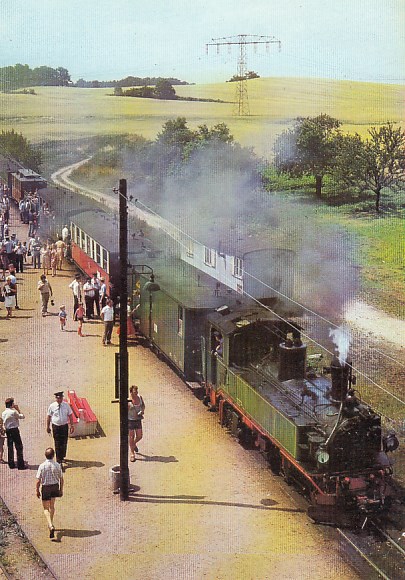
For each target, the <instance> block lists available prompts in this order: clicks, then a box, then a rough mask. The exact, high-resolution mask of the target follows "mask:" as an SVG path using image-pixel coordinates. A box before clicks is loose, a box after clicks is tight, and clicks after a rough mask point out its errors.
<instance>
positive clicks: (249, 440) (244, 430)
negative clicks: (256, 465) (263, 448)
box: [238, 424, 254, 449]
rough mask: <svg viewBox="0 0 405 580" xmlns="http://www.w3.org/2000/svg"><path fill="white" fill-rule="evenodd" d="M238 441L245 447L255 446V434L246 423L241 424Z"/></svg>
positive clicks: (251, 447)
mask: <svg viewBox="0 0 405 580" xmlns="http://www.w3.org/2000/svg"><path fill="white" fill-rule="evenodd" d="M238 441H239V443H240V444H241V445H242V447H244V448H245V449H253V448H254V435H253V432H252V431H251V429H249V428H248V427H246V425H243V424H242V425H241V426H240V427H239V429H238Z"/></svg>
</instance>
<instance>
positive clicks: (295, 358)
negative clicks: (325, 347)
mask: <svg viewBox="0 0 405 580" xmlns="http://www.w3.org/2000/svg"><path fill="white" fill-rule="evenodd" d="M306 358H307V346H306V345H305V344H303V343H302V342H301V339H300V338H295V339H294V340H290V339H287V340H286V341H285V342H282V343H281V344H280V345H279V367H278V379H279V380H280V381H289V380H290V379H304V378H305V368H306Z"/></svg>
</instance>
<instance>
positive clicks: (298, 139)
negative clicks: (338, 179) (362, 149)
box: [274, 114, 341, 197]
mask: <svg viewBox="0 0 405 580" xmlns="http://www.w3.org/2000/svg"><path fill="white" fill-rule="evenodd" d="M340 124H341V123H340V121H338V120H337V119H334V118H333V117H330V116H329V115H325V114H322V115H318V116H317V117H306V118H299V119H297V121H296V124H295V126H294V127H293V128H292V129H289V130H288V131H284V132H283V133H282V134H281V135H279V137H278V139H277V140H276V143H275V145H274V153H275V165H276V167H277V169H278V170H279V171H285V172H287V173H290V174H291V175H296V176H299V175H313V176H314V177H315V186H316V195H317V196H318V197H321V194H322V185H323V178H324V177H325V175H327V174H328V173H331V172H332V170H333V166H334V161H335V158H336V155H337V152H338V149H339V143H340V131H339V127H340Z"/></svg>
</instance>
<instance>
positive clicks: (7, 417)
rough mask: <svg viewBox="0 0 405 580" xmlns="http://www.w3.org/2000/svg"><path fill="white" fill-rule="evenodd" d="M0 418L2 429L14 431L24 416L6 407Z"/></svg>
mask: <svg viewBox="0 0 405 580" xmlns="http://www.w3.org/2000/svg"><path fill="white" fill-rule="evenodd" d="M1 418H2V419H3V425H4V429H6V430H7V429H15V428H16V427H19V425H20V419H24V418H25V417H24V415H23V414H22V413H19V412H18V411H17V410H16V409H13V408H12V407H7V409H6V410H5V411H3V412H2V414H1Z"/></svg>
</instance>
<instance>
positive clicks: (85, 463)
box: [65, 459, 105, 469]
mask: <svg viewBox="0 0 405 580" xmlns="http://www.w3.org/2000/svg"><path fill="white" fill-rule="evenodd" d="M65 461H66V463H67V467H68V469H72V468H73V467H82V468H84V469H89V468H90V467H104V465H105V463H102V462H101V461H79V460H76V459H66V460H65Z"/></svg>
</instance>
